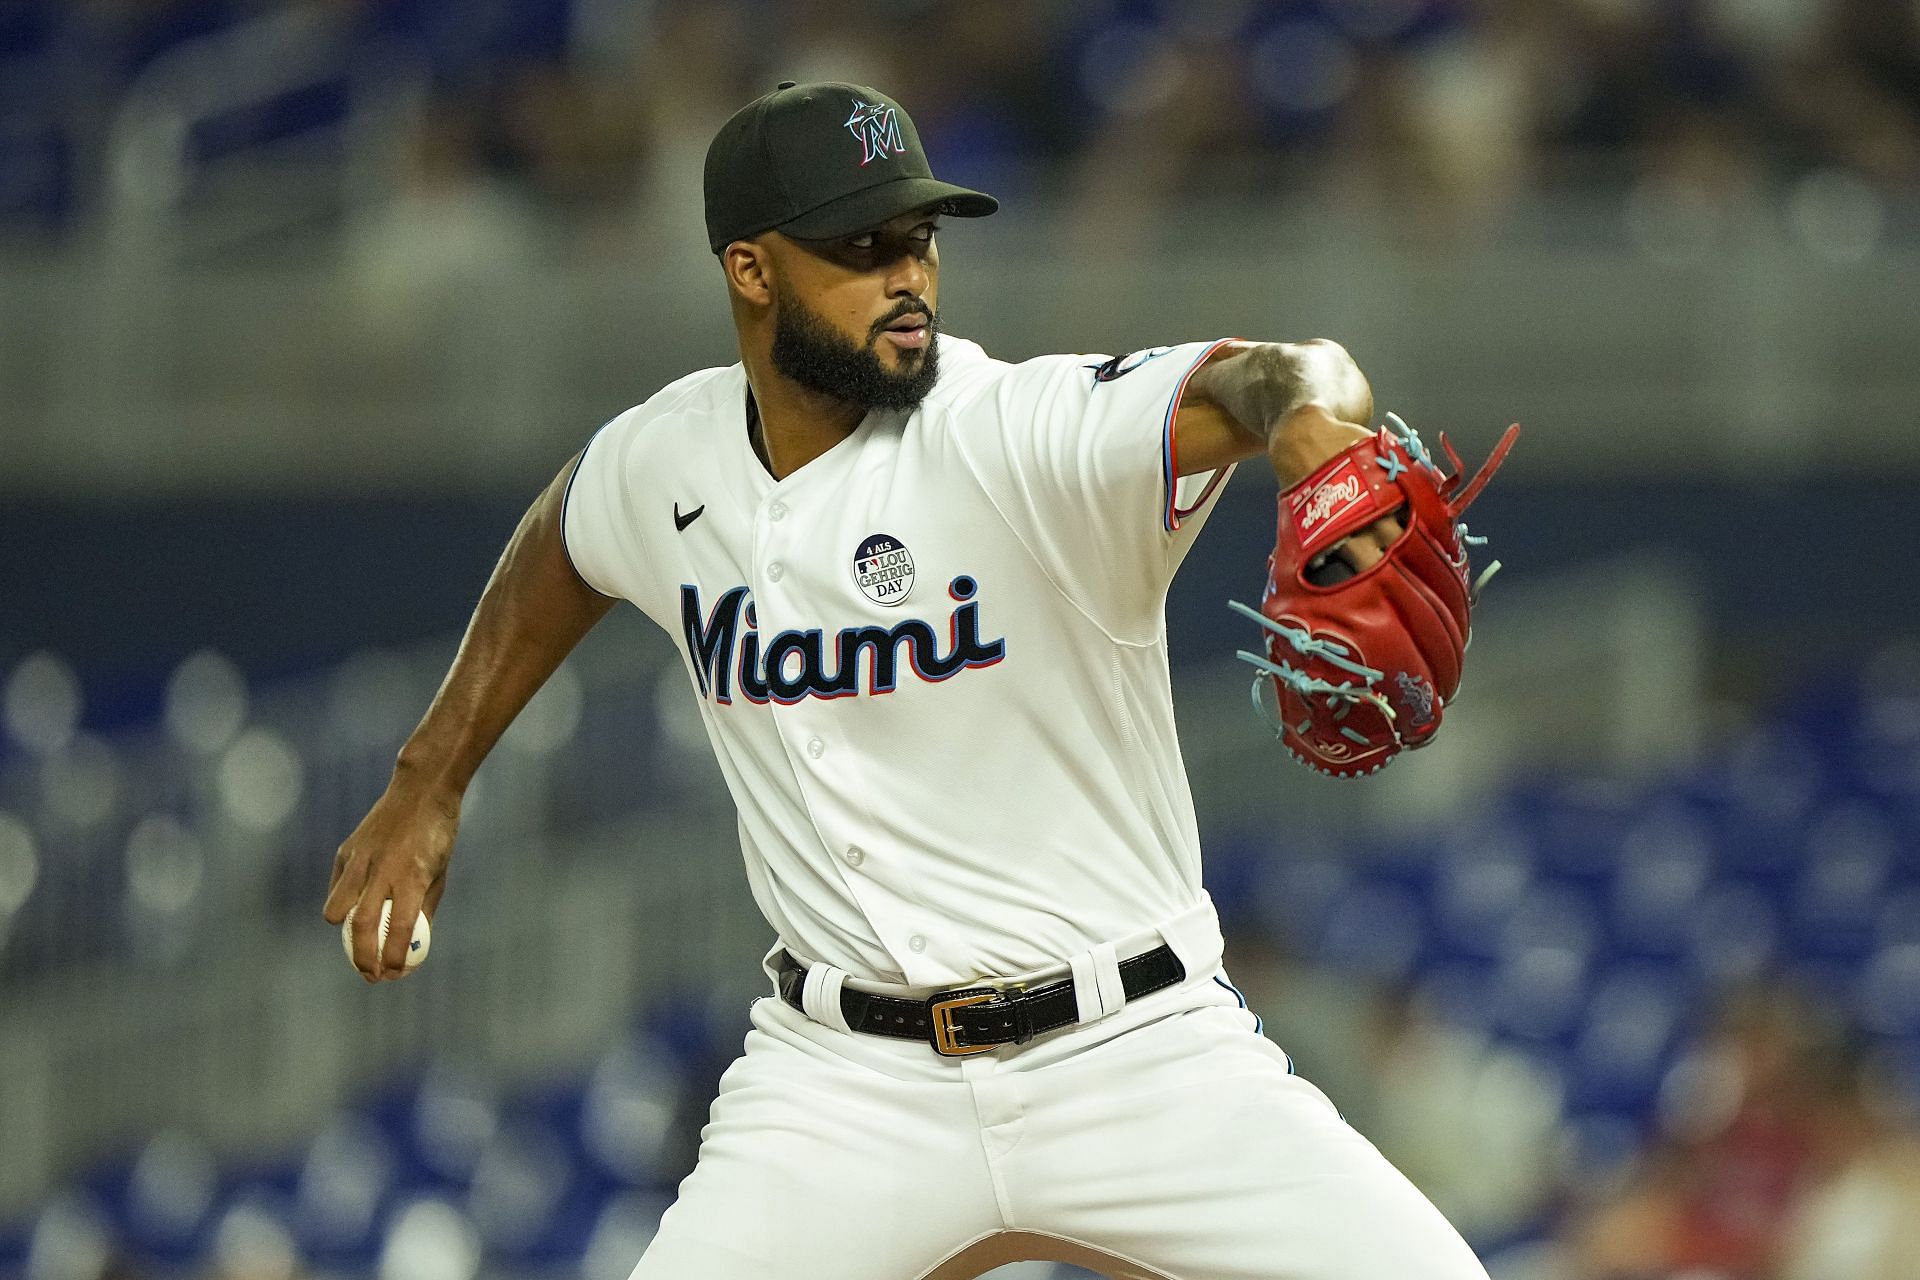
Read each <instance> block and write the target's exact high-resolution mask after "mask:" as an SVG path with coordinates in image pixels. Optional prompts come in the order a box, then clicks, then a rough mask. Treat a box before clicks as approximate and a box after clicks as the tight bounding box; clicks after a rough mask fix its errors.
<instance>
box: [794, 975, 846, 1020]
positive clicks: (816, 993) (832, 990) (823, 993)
mask: <svg viewBox="0 0 1920 1280" xmlns="http://www.w3.org/2000/svg"><path fill="white" fill-rule="evenodd" d="M846 981H847V971H846V970H845V969H836V968H834V967H833V966H832V965H830V964H816V965H811V966H809V967H808V969H807V982H806V985H805V986H803V987H801V988H800V1007H801V1009H802V1010H803V1011H804V1012H805V1013H806V1015H807V1016H808V1017H809V1018H812V1019H813V1020H814V1021H815V1022H818V1023H820V1024H821V1025H822V1026H827V1027H832V1028H833V1029H834V1030H835V1031H852V1030H853V1028H852V1027H850V1026H848V1025H847V1015H846V1013H845V1011H844V1010H842V1009H841V1008H840V988H841V987H843V986H845V985H846Z"/></svg>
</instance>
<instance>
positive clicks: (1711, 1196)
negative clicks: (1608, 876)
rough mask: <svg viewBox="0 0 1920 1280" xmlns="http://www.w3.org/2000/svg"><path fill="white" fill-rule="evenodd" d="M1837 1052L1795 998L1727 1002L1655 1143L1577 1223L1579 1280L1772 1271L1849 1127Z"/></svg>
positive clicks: (1664, 1114)
mask: <svg viewBox="0 0 1920 1280" xmlns="http://www.w3.org/2000/svg"><path fill="white" fill-rule="evenodd" d="M1837 1052H1838V1041H1837V1038H1836V1032H1835V1029H1834V1027H1833V1026H1832V1024H1831V1023H1830V1022H1829V1021H1828V1020H1826V1019H1824V1018H1822V1017H1820V1016H1818V1014H1817V1013H1816V1011H1815V1009H1814V1007H1813V1006H1812V1005H1811V1003H1810V1002H1808V1001H1806V1000H1805V999H1803V998H1801V997H1800V996H1799V995H1798V993H1796V992H1793V991H1791V990H1787V989H1784V988H1772V987H1756V988H1754V989H1751V990H1746V991H1742V992H1740V993H1738V994H1735V995H1733V996H1732V997H1730V998H1728V999H1727V1000H1726V1001H1725V1002H1724V1003H1723V1005H1722V1006H1721V1009H1720V1011H1719V1013H1718V1014H1717V1016H1716V1017H1715V1019H1714V1021H1713V1023H1712V1026H1711V1028H1710V1030H1709V1031H1708V1033H1707V1035H1706V1038H1705V1040H1704V1041H1703V1042H1702V1043H1701V1044H1700V1045H1699V1046H1698V1047H1697V1048H1696V1049H1694V1050H1693V1051H1692V1052H1691V1053H1688V1054H1686V1055H1684V1056H1683V1057H1682V1058H1681V1059H1680V1061H1678V1062H1677V1063H1676V1064H1675V1065H1674V1068H1673V1070H1672V1071H1671V1072H1670V1073H1669V1076H1668V1078H1667V1081H1666V1084H1665V1086H1664V1087H1663V1091H1662V1097H1661V1106H1660V1116H1659V1132H1658V1134H1657V1135H1656V1137H1655V1141H1654V1143H1653V1146H1652V1148H1651V1149H1650V1150H1649V1151H1648V1152H1647V1153H1646V1155H1645V1156H1644V1157H1643V1158H1642V1160H1641V1162H1640V1164H1639V1166H1638V1168H1637V1169H1635V1170H1634V1171H1633V1172H1632V1173H1631V1174H1630V1175H1629V1177H1628V1178H1627V1179H1626V1181H1625V1183H1624V1184H1623V1185H1622V1186H1621V1187H1620V1188H1619V1189H1618V1190H1617V1191H1616V1192H1614V1193H1613V1194H1611V1195H1609V1196H1608V1197H1607V1198H1606V1199H1605V1200H1603V1201H1602V1202H1601V1203H1600V1204H1598V1205H1597V1206H1595V1207H1594V1208H1593V1209H1592V1210H1591V1211H1590V1212H1589V1213H1588V1214H1587V1215H1586V1217H1585V1218H1584V1220H1583V1221H1581V1222H1580V1223H1579V1224H1578V1225H1577V1227H1576V1229H1575V1232H1574V1258H1575V1264H1576V1265H1575V1273H1576V1274H1577V1275H1578V1276H1581V1277H1586V1278H1588V1280H1629V1278H1633V1277H1645V1276H1667V1275H1674V1274H1678V1273H1683V1272H1699V1273H1702V1274H1706V1275H1713V1276H1716V1277H1725V1278H1726V1280H1764V1278H1765V1277H1769V1276H1771V1275H1773V1274H1774V1272H1775V1268H1776V1267H1777V1266H1778V1262H1779V1258H1780V1256H1781V1253H1782V1250H1783V1247H1784V1245H1785V1243H1786V1236H1785V1231H1786V1225H1787V1223H1788V1221H1789V1220H1790V1217H1791V1215H1792V1213H1793V1212H1794V1210H1795V1209H1796V1208H1797V1207H1798V1205H1799V1204H1800V1203H1801V1200H1802V1197H1803V1196H1805V1195H1806V1194H1807V1192H1808V1190H1809V1189H1810V1188H1811V1187H1812V1186H1814V1185H1815V1184H1816V1182H1817V1181H1818V1180H1819V1179H1820V1178H1821V1177H1823V1176H1824V1175H1825V1174H1826V1173H1827V1171H1828V1170H1829V1169H1830V1168H1831V1167H1832V1166H1833V1164H1834V1162H1835V1160H1836V1158H1837V1156H1838V1154H1839V1153H1838V1152H1837V1151H1836V1150H1835V1146H1836V1139H1835V1135H1836V1134H1838V1133H1842V1132H1844V1131H1845V1130H1846V1126H1844V1125H1841V1124H1837V1123H1836V1121H1837V1120H1838V1119H1840V1118H1841V1116H1842V1115H1843V1113H1844V1112H1845V1111H1846V1109H1847V1108H1846V1107H1845V1105H1844V1103H1843V1101H1842V1099H1843V1090H1842V1089H1841V1088H1840V1087H1839V1083H1840V1081H1839V1075H1838V1066H1837V1064H1838V1061H1839V1059H1838V1057H1837Z"/></svg>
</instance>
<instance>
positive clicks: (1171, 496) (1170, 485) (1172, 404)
mask: <svg viewBox="0 0 1920 1280" xmlns="http://www.w3.org/2000/svg"><path fill="white" fill-rule="evenodd" d="M1239 341H1240V339H1239V338H1221V339H1219V340H1218V341H1216V342H1212V343H1209V344H1208V345H1207V349H1206V350H1205V351H1202V352H1201V353H1200V355H1199V358H1198V359H1196V360H1195V361H1194V362H1193V363H1192V364H1191V365H1189V366H1188V368H1187V371H1186V372H1185V373H1183V374H1181V375H1180V383H1179V385H1178V386H1176V387H1174V389H1173V397H1172V398H1171V399H1169V400H1168V401H1167V417H1166V421H1165V422H1164V423H1163V424H1161V428H1160V479H1161V485H1162V487H1163V489H1164V490H1165V492H1166V495H1167V501H1166V506H1165V508H1164V509H1163V510H1162V512H1161V514H1160V526H1161V528H1163V529H1165V530H1166V531H1167V532H1168V533H1174V532H1176V531H1177V530H1178V529H1179V528H1180V522H1181V521H1182V520H1184V519H1186V518H1187V517H1188V516H1190V515H1192V514H1193V513H1194V512H1196V511H1198V510H1199V509H1200V508H1201V507H1204V506H1206V505H1207V499H1208V498H1211V497H1212V496H1213V492H1214V490H1215V489H1218V488H1219V487H1220V482H1221V481H1223V480H1225V479H1226V478H1227V473H1228V472H1230V471H1232V470H1233V467H1232V466H1231V465H1228V466H1224V467H1221V468H1219V469H1218V470H1216V471H1215V472H1214V473H1213V477H1212V478H1211V479H1210V480H1208V481H1207V487H1206V488H1204V489H1202V490H1201V491H1200V496H1199V497H1198V498H1196V499H1195V500H1194V503H1193V505H1192V506H1190V507H1182V506H1181V505H1180V452H1179V446H1178V445H1177V444H1176V443H1175V441H1174V430H1173V422H1174V419H1175V418H1176V417H1177V416H1179V413H1180V397H1182V396H1184V395H1186V393H1187V383H1188V382H1189V381H1190V380H1191V379H1192V378H1193V375H1194V374H1196V373H1198V372H1199V371H1200V367H1201V366H1202V365H1204V364H1206V362H1207V361H1209V360H1211V359H1212V358H1213V353H1214V352H1216V351H1218V350H1219V349H1220V348H1222V347H1224V346H1226V345H1227V344H1228V343H1229V342H1239Z"/></svg>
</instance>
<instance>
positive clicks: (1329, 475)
mask: <svg viewBox="0 0 1920 1280" xmlns="http://www.w3.org/2000/svg"><path fill="white" fill-rule="evenodd" d="M1371 500H1372V495H1371V494H1370V493H1369V492H1368V491H1367V483H1366V481H1365V480H1363V479H1361V478H1360V465H1359V463H1358V462H1356V461H1355V460H1354V459H1353V458H1351V457H1346V458H1342V459H1341V460H1340V463H1339V465H1338V466H1335V467H1333V468H1331V469H1330V470H1328V471H1327V472H1326V473H1325V474H1323V475H1319V476H1315V477H1314V478H1313V480H1312V481H1311V482H1310V483H1307V484H1303V485H1301V486H1300V488H1299V489H1298V490H1297V491H1295V492H1294V494H1293V496H1292V497H1290V498H1289V499H1288V500H1287V501H1288V505H1289V507H1290V508H1291V509H1292V511H1293V523H1294V528H1295V529H1297V530H1299V533H1300V545H1301V546H1302V547H1303V548H1305V549H1307V550H1308V551H1313V550H1317V549H1318V545H1317V544H1318V542H1319V541H1321V540H1325V539H1326V538H1327V537H1328V535H1329V534H1330V533H1331V531H1332V530H1334V529H1337V528H1338V527H1340V524H1341V521H1342V519H1343V518H1344V517H1345V516H1347V515H1348V514H1350V513H1351V512H1353V511H1354V510H1355V509H1356V508H1359V507H1363V506H1366V505H1368V503H1370V502H1371Z"/></svg>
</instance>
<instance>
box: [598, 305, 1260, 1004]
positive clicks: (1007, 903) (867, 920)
mask: <svg viewBox="0 0 1920 1280" xmlns="http://www.w3.org/2000/svg"><path fill="white" fill-rule="evenodd" d="M939 343H940V376H939V378H938V381H937V382H936V384H935V386H934V388H933V390H932V392H931V393H930V394H929V395H928V396H927V398H926V400H925V401H924V402H923V403H922V404H921V405H920V407H919V408H918V409H916V410H914V411H913V412H911V413H903V412H897V411H875V412H872V413H869V414H868V415H867V417H866V418H865V420H864V421H862V422H861V424H860V425H859V427H858V428H857V429H856V430H855V431H854V432H853V434H852V435H851V436H849V437H848V438H847V439H846V440H844V441H842V442H841V443H839V444H837V445H835V446H834V447H833V448H832V449H830V450H828V451H827V452H826V453H825V454H823V455H821V456H820V457H818V458H816V459H814V460H813V461H812V462H809V463H808V464H806V465H805V466H804V467H801V468H800V469H799V470H798V471H796V472H794V473H793V474H792V475H789V476H788V477H786V478H785V479H783V480H778V481H776V480H775V479H773V477H772V476H770V475H769V474H768V473H767V471H766V469H765V467H764V466H762V464H761V463H760V461H759V459H758V457H757V456H756V454H755V453H754V450H753V446H752V443H751V440H750V437H749V433H748V418H747V407H748V387H747V379H746V374H745V372H744V371H743V369H742V368H741V366H739V365H733V366H730V367H728V368H724V369H708V370H703V371H701V372H699V373H695V374H692V375H690V376H688V377H686V378H682V379H681V380H679V381H678V382H675V383H673V384H672V385H670V386H668V387H666V388H665V389H663V390H662V391H660V392H659V394H657V395H655V396H654V397H652V398H651V399H650V400H648V401H647V402H646V403H645V404H642V405H640V406H639V407H637V408H634V409H631V410H629V411H628V412H626V413H624V414H622V415H621V416H620V417H618V418H616V419H614V420H613V421H612V422H610V423H608V424H607V425H606V426H605V427H604V428H603V429H602V430H601V431H600V433H599V434H598V435H596V436H595V437H594V438H593V440H592V442H591V443H590V445H589V446H588V448H587V450H586V453H585V455H584V457H583V458H582V459H581V462H580V464H579V467H578V468H577V470H576V472H575V474H574V476H573V479H572V481H571V484H570V486H569V489H568V493H567V497H566V505H565V514H564V519H563V526H562V527H563V532H564V536H565V540H566V546H567V551H568V554H569V555H570V556H571V558H572V561H573V564H574V566H575V568H576V569H577V570H578V571H579V573H580V575H581V577H582V578H584V579H585V580H586V581H587V582H588V583H589V584H590V585H592V586H593V587H594V588H595V589H596V590H598V591H601V592H603V593H604V594H607V595H610V596H616V597H620V598H624V599H626V600H630V601H632V602H633V603H634V604H635V605H637V606H639V608H640V609H641V610H643V611H644V612H645V613H646V614H647V615H648V616H649V617H651V618H652V619H653V620H654V621H655V622H657V623H659V624H660V626H662V627H664V628H665V629H666V630H667V632H668V634H670V635H671V636H673V637H674V639H675V641H676V643H677V644H678V646H679V648H680V652H681V656H682V657H683V658H684V660H685V662H686V666H687V672H688V675H689V677H690V679H691V681H692V684H693V688H694V691H695V693H696V694H697V695H698V697H699V699H700V704H701V710H702V714H703V715H704V717H705V721H706V727H707V733H708V735H709V737H710V738H711V740H712V743H713V749H714V753H715V755H716V756H717V757H718V759H719V763H720V768H721V771H722V772H723V774H724V775H725V777H726V781H727V785H728V787H729V788H730V789H731V791H732V794H733V799H734V802H735V804H736V805H737V807H738V809H739V823H740V843H741V847H742V850H743V852H744V854H745V857H746V865H747V875H748V880H749V882H750V884H751V885H752V889H753V894H754V898H755V900H756V901H757V902H758V904H759V906H760V909H761V910H762V911H763V912H764V913H765V914H766V917H767V919H768V921H769V922H770V923H771V924H772V925H773V927H774V929H775V930H777V931H778V933H779V935H780V939H781V941H782V942H783V943H784V945H786V947H787V948H788V949H789V950H790V951H792V952H793V953H794V954H795V955H796V956H799V957H801V958H802V959H804V960H809V961H820V962H824V963H826V964H829V965H833V966H836V967H838V968H841V969H844V970H846V971H847V972H848V973H849V974H851V975H853V976H854V977H856V978H866V979H870V980H873V981H879V982H893V983H905V984H907V985H910V986H916V987H943V986H955V985H960V984H963V983H966V982H968V981H970V980H972V979H975V978H978V977H982V976H994V975H1001V976H1005V975H1013V974H1021V973H1027V972H1031V971H1034V970H1037V969H1041V968H1044V967H1046V966H1048V965H1051V964H1056V963H1058V962H1059V961H1060V959H1061V958H1062V957H1066V956H1070V955H1074V954H1077V953H1081V952H1085V951H1086V950H1088V949H1089V948H1091V947H1094V946H1096V945H1098V944H1100V943H1102V942H1103V941H1107V940H1111V939H1115V938H1121V937H1124V936H1127V935H1129V934H1134V933H1137V932H1138V931H1140V930H1141V929H1144V928H1149V927H1152V926H1154V925H1155V924H1157V923H1158V922H1160V921H1163V920H1166V919H1168V918H1170V917H1173V916H1175V915H1177V914H1179V913H1180V912H1182V911H1183V910H1186V909H1187V908H1190V907H1192V906H1193V905H1194V904H1195V903H1196V902H1197V901H1198V900H1199V899H1200V896H1201V893H1202V890H1201V887H1200V857H1199V842H1198V837H1197V834H1196V830H1195V824H1194V814H1193V804H1192V798H1191V795H1190V793H1189V790H1188V786H1187V779H1186V772H1185V768H1184V766H1183V765H1182V763H1181V758H1180V745H1179V741H1178V739H1177V737H1176V734H1175V732H1174V717H1173V703H1172V698H1171V692H1170V685H1169V678H1168V664H1167V638H1166V628H1165V620H1164V606H1165V597H1166V591H1167V585H1168V583H1169V581H1170V580H1171V579H1172V577H1173V573H1174V570H1175V569H1176V568H1178V567H1179V564H1180V561H1181V559H1182V558H1183V557H1184V556H1185V555H1186V552H1187V548H1188V547H1189V546H1190V545H1192V542H1193V538H1194V536H1195V534H1196V533H1197V532H1198V530H1199V527H1200V525H1201V523H1202V521H1203V520H1204V518H1205V514H1206V512H1207V509H1208V502H1209V499H1210V498H1211V497H1212V495H1213V494H1214V493H1215V492H1216V491H1217V489H1218V488H1219V486H1220V484H1221V482H1222V481H1224V480H1225V478H1226V475H1227V473H1228V471H1230V470H1231V469H1230V468H1229V469H1227V471H1221V472H1215V473H1211V474H1208V475H1202V476H1193V477H1188V478H1187V480H1185V481H1181V480H1180V479H1179V478H1178V468H1177V463H1176V459H1175V456H1174V449H1175V440H1174V437H1173V429H1172V428H1173V417H1174V411H1175V407H1176V406H1177V404H1178V402H1179V399H1180V394H1181V391H1182V388H1183V387H1184V386H1185V384H1186V380H1187V378H1188V377H1189V376H1190V374H1191V373H1192V371H1193V370H1194V369H1195V368H1197V367H1198V366H1199V364H1200V363H1201V362H1202V361H1203V360H1204V359H1205V358H1206V356H1207V355H1208V354H1209V353H1210V352H1211V351H1212V350H1213V349H1214V348H1215V347H1216V346H1217V345H1219V344H1218V343H1207V342H1198V343H1188V344H1186V345H1183V346H1174V347H1160V348H1155V349H1153V350H1151V351H1143V352H1137V353H1135V354H1133V355H1131V356H1128V357H1125V358H1124V359H1118V360H1109V359H1108V358H1107V357H1105V356H1086V355H1058V356H1045V357H1041V358H1039V359H1035V360H1030V361H1027V362H1025V363H1023V364H1009V363H1006V362H1004V361H1000V360H995V359H992V358H990V357H989V356H987V355H986V353H985V352H983V351H982V350H981V349H980V348H979V347H978V346H976V345H975V344H973V343H971V342H967V341H964V340H961V339H956V338H951V337H942V338H940V339H939Z"/></svg>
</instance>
